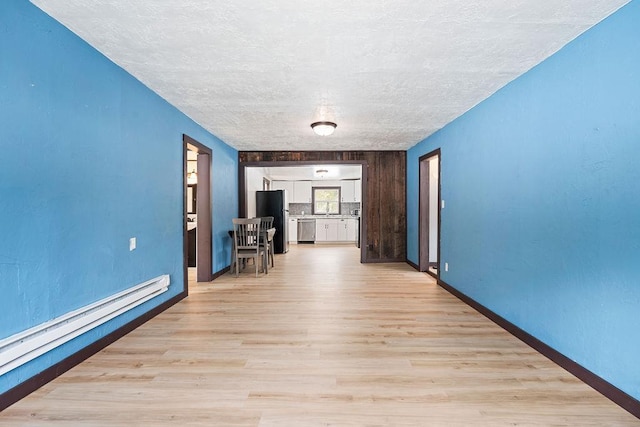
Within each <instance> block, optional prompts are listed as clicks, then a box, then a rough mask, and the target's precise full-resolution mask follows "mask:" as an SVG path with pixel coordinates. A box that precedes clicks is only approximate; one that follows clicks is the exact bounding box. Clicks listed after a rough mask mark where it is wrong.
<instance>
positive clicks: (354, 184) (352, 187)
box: [340, 179, 362, 202]
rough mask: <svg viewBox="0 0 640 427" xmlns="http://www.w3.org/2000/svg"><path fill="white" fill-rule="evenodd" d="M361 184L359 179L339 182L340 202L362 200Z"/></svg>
mask: <svg viewBox="0 0 640 427" xmlns="http://www.w3.org/2000/svg"><path fill="white" fill-rule="evenodd" d="M361 182H362V181H361V180H359V179H356V180H345V181H340V187H341V189H342V191H341V193H342V202H360V199H361V198H362V197H361V194H362V188H361V187H360V185H361Z"/></svg>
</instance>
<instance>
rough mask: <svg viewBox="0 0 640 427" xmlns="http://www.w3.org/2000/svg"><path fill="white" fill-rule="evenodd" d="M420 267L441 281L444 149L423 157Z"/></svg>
mask: <svg viewBox="0 0 640 427" xmlns="http://www.w3.org/2000/svg"><path fill="white" fill-rule="evenodd" d="M419 162H420V168H419V182H420V190H419V191H420V196H419V199H420V201H419V208H418V209H419V214H418V217H419V227H418V228H419V232H418V234H419V238H420V241H419V245H418V256H419V267H420V271H424V272H427V273H429V274H430V275H432V276H434V277H436V278H438V277H439V275H440V274H439V271H440V149H437V150H434V151H432V152H430V153H428V154H425V155H424V156H422V157H420V160H419Z"/></svg>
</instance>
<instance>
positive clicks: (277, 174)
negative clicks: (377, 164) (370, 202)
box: [239, 160, 367, 262]
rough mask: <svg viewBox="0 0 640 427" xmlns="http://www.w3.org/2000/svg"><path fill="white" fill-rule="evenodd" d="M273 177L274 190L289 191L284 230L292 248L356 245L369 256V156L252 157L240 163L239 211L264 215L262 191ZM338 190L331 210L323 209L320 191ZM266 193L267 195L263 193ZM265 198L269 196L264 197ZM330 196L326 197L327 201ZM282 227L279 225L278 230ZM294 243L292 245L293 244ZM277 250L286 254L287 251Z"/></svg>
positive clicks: (283, 236)
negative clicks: (318, 158)
mask: <svg viewBox="0 0 640 427" xmlns="http://www.w3.org/2000/svg"><path fill="white" fill-rule="evenodd" d="M267 181H268V182H269V189H270V190H271V192H277V191H283V193H284V194H285V195H286V196H285V197H286V202H285V204H286V206H285V211H286V215H285V217H286V220H285V224H286V226H283V231H282V232H280V233H278V231H277V230H276V235H280V236H281V237H282V238H283V239H285V240H286V242H283V244H282V247H283V248H287V250H289V249H293V248H295V247H296V246H297V244H299V243H301V244H307V245H309V244H312V245H313V246H316V245H317V246H320V245H324V246H325V247H326V246H338V245H340V246H351V247H353V250H354V251H358V252H360V261H361V262H363V260H364V250H365V245H363V244H362V242H363V241H364V240H366V239H365V237H364V236H366V234H365V230H366V226H367V224H366V217H364V216H363V215H362V212H363V209H362V207H363V206H364V205H365V197H366V191H364V188H365V184H364V183H366V162H364V161H359V160H358V161H319V162H310V161H299V162H252V163H246V164H241V165H240V168H239V186H240V209H239V211H240V215H241V216H246V217H253V216H261V209H260V207H259V206H258V205H257V203H256V198H257V193H258V192H261V191H263V190H264V189H265V182H267ZM327 188H332V189H336V194H337V196H336V198H335V200H333V203H334V205H335V206H333V205H332V206H333V207H334V209H332V210H331V211H326V212H325V211H322V212H320V211H319V210H318V205H319V204H322V203H323V201H321V200H318V191H321V190H322V189H327ZM261 197H263V196H262V195H261ZM263 198H264V197H263ZM328 202H329V201H324V203H328ZM277 228H278V227H277V226H276V229H277ZM291 245H293V246H291ZM275 247H276V254H279V253H286V252H287V250H284V251H280V252H279V251H278V250H277V248H278V245H276V246H275Z"/></svg>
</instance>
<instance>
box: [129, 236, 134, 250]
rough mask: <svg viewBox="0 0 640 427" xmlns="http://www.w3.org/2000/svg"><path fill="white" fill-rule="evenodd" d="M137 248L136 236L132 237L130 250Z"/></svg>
mask: <svg viewBox="0 0 640 427" xmlns="http://www.w3.org/2000/svg"><path fill="white" fill-rule="evenodd" d="M135 248H136V238H135V237H132V238H130V239H129V251H132V250H134V249H135Z"/></svg>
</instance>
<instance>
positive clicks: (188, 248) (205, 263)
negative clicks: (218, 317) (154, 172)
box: [182, 135, 213, 283]
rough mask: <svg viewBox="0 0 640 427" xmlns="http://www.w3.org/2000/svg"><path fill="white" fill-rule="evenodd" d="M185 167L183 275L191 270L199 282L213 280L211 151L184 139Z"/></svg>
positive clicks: (185, 136) (188, 139) (185, 137)
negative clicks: (192, 269)
mask: <svg viewBox="0 0 640 427" xmlns="http://www.w3.org/2000/svg"><path fill="white" fill-rule="evenodd" d="M182 139H183V159H184V160H183V163H184V165H183V166H184V171H183V172H184V199H183V200H184V210H183V212H184V221H183V222H184V238H183V240H184V275H185V283H188V277H189V274H188V273H189V270H188V268H189V266H190V265H191V266H194V267H191V268H194V269H195V279H196V281H197V282H210V281H211V278H212V271H211V270H212V268H211V264H212V253H213V248H212V246H211V245H212V238H211V149H210V148H208V147H206V146H204V145H202V144H200V143H199V142H198V141H196V140H194V139H193V138H191V137H189V136H187V135H183V138H182Z"/></svg>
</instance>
